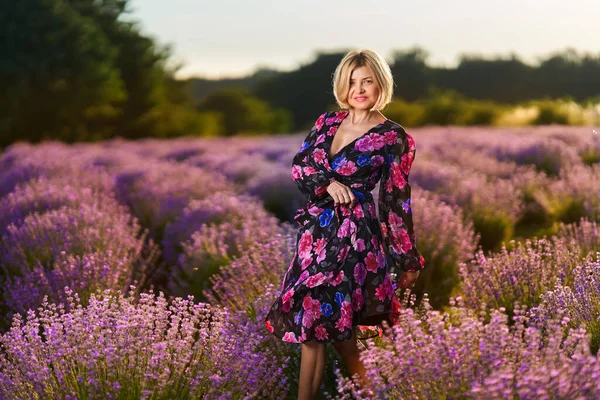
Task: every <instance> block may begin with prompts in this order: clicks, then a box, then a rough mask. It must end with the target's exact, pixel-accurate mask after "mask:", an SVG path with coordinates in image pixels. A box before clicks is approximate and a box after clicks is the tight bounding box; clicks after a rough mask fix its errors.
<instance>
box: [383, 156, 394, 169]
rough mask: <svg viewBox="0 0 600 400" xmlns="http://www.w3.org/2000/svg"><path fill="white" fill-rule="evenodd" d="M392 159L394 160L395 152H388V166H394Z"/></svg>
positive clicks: (386, 159) (386, 162)
mask: <svg viewBox="0 0 600 400" xmlns="http://www.w3.org/2000/svg"><path fill="white" fill-rule="evenodd" d="M392 161H394V155H393V154H388V155H387V156H386V157H385V165H387V166H388V167H391V166H392Z"/></svg>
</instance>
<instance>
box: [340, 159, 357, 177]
mask: <svg viewBox="0 0 600 400" xmlns="http://www.w3.org/2000/svg"><path fill="white" fill-rule="evenodd" d="M355 172H356V164H354V161H348V162H347V163H346V164H344V165H343V166H342V167H340V168H338V169H337V173H338V174H340V175H342V176H350V175H352V174H353V173H355Z"/></svg>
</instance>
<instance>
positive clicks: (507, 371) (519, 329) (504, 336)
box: [336, 297, 600, 399]
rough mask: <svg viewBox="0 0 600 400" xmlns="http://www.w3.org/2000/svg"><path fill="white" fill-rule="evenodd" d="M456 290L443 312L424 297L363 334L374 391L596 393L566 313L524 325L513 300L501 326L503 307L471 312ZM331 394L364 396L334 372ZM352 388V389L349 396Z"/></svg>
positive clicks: (419, 395)
mask: <svg viewBox="0 0 600 400" xmlns="http://www.w3.org/2000/svg"><path fill="white" fill-rule="evenodd" d="M461 300H462V299H461V297H457V298H456V301H455V300H454V298H452V299H451V300H450V309H449V311H447V312H444V313H443V314H442V313H440V312H439V311H435V310H431V309H430V306H429V305H428V304H427V302H424V303H422V305H421V307H419V308H418V309H417V310H413V309H412V308H404V309H403V311H402V312H401V316H400V321H399V323H398V325H396V326H394V327H392V328H389V327H388V326H386V328H385V331H386V334H385V335H384V336H383V338H381V339H377V340H378V343H377V345H375V341H374V340H373V339H367V343H368V349H367V350H364V351H363V352H362V353H361V359H362V360H363V362H364V363H365V365H366V366H367V369H368V372H367V376H368V377H369V379H370V380H371V382H372V385H373V387H374V389H375V392H376V393H375V396H374V397H373V398H377V399H423V398H427V399H431V398H477V399H489V398H494V399H512V398H520V399H551V398H586V399H591V398H596V397H598V396H600V383H599V382H600V381H599V380H598V378H600V363H599V362H598V359H597V358H596V357H595V356H593V355H591V354H590V352H589V349H588V342H589V335H588V334H586V333H585V330H583V329H574V330H569V331H568V332H567V336H566V337H565V338H564V340H563V335H562V333H563V330H564V329H563V328H564V324H566V321H567V320H566V319H561V318H556V319H549V320H548V321H546V323H545V324H544V326H543V328H544V331H545V332H546V334H547V337H548V338H549V340H547V341H546V342H541V341H540V337H541V335H542V333H541V330H540V329H538V328H532V327H528V321H529V318H528V317H527V316H526V314H527V307H526V306H523V305H520V304H519V303H515V304H514V306H513V309H514V314H515V315H514V317H513V321H514V322H513V324H512V326H509V324H508V319H509V318H508V315H507V314H506V313H505V310H504V308H500V309H499V310H496V309H494V310H492V313H491V318H490V319H489V322H485V321H486V319H487V318H486V315H487V312H486V311H485V310H484V308H485V304H484V305H483V306H482V308H481V309H480V312H479V313H477V312H476V310H473V309H471V308H467V307H465V305H464V303H463V302H462V301H461ZM338 391H339V395H338V397H336V399H347V398H364V397H361V396H362V395H361V393H359V392H357V390H356V386H355V385H354V384H352V382H350V381H349V380H348V379H347V378H344V377H340V379H339V380H338ZM350 396H354V397H350Z"/></svg>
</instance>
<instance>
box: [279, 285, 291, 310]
mask: <svg viewBox="0 0 600 400" xmlns="http://www.w3.org/2000/svg"><path fill="white" fill-rule="evenodd" d="M291 292H292V294H291V295H290V296H288V297H287V298H286V297H285V296H284V297H283V298H282V299H281V311H283V312H285V313H287V312H290V310H291V309H292V306H293V305H294V298H293V297H292V295H293V294H294V291H293V290H292V291H291ZM288 293H290V292H289V291H288V292H287V293H286V295H287V294H288Z"/></svg>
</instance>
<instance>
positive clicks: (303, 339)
mask: <svg viewBox="0 0 600 400" xmlns="http://www.w3.org/2000/svg"><path fill="white" fill-rule="evenodd" d="M304 341H306V332H304V327H302V335H300V337H299V338H298V342H300V343H302V342H304Z"/></svg>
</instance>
